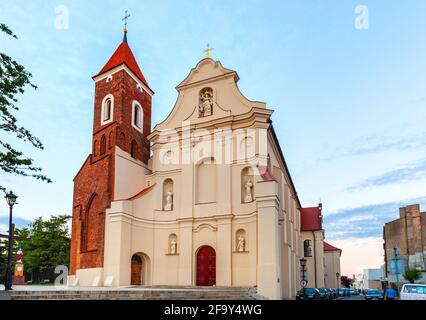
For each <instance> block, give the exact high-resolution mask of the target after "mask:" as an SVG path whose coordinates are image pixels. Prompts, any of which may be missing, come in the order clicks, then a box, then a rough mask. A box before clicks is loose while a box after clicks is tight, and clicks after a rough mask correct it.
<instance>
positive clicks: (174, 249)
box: [170, 239, 177, 254]
mask: <svg viewBox="0 0 426 320" xmlns="http://www.w3.org/2000/svg"><path fill="white" fill-rule="evenodd" d="M176 253H177V241H176V239H173V240H172V241H171V242H170V254H176Z"/></svg>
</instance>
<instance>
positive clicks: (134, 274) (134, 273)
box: [130, 254, 142, 286]
mask: <svg viewBox="0 0 426 320" xmlns="http://www.w3.org/2000/svg"><path fill="white" fill-rule="evenodd" d="M130 284H131V285H133V286H140V285H141V284H142V258H141V257H140V256H139V255H137V254H134V255H133V257H132V266H131V280H130Z"/></svg>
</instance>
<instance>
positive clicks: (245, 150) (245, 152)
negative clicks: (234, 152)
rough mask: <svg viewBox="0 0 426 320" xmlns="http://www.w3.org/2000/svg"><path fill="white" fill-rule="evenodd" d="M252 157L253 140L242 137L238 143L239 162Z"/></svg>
mask: <svg viewBox="0 0 426 320" xmlns="http://www.w3.org/2000/svg"><path fill="white" fill-rule="evenodd" d="M253 156H254V143H253V138H252V137H250V136H247V137H244V138H243V139H241V142H240V160H245V161H247V160H248V159H250V158H251V157H253Z"/></svg>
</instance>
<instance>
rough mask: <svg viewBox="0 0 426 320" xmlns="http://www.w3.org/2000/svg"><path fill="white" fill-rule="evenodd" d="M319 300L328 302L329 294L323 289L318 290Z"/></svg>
mask: <svg viewBox="0 0 426 320" xmlns="http://www.w3.org/2000/svg"><path fill="white" fill-rule="evenodd" d="M318 291H319V293H320V298H321V300H330V292H329V291H328V290H327V289H325V288H318Z"/></svg>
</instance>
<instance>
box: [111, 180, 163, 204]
mask: <svg viewBox="0 0 426 320" xmlns="http://www.w3.org/2000/svg"><path fill="white" fill-rule="evenodd" d="M155 185H156V184H155V183H154V184H153V185H151V186H149V187H146V188H144V189H142V190H141V191H139V192H138V193H136V194H135V195H133V196H131V197H129V198H127V199H119V200H118V201H124V200H135V199H137V198H140V197H142V196H143V195H145V194H147V193H148V192H149V191H151V190H152V188H154V186H155Z"/></svg>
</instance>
